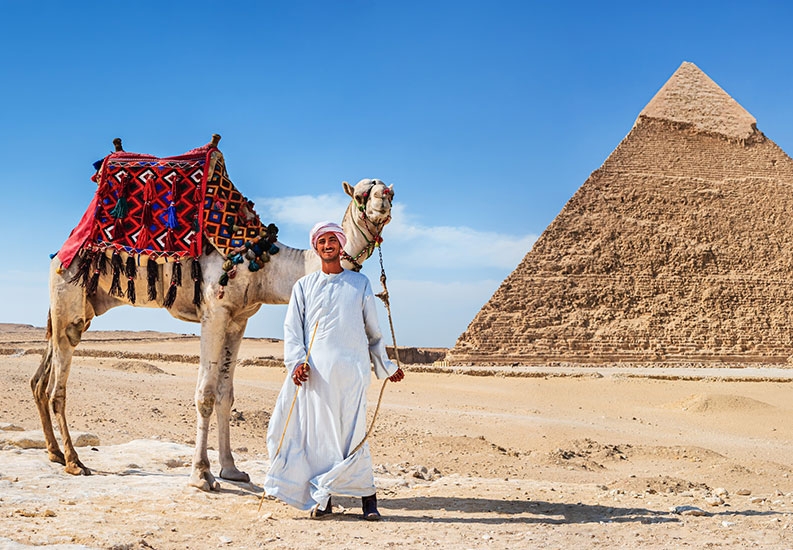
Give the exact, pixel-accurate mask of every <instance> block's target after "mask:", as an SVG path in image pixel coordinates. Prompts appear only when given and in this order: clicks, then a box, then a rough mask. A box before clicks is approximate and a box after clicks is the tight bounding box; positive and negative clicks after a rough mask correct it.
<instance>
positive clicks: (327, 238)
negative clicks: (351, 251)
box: [317, 233, 341, 261]
mask: <svg viewBox="0 0 793 550" xmlns="http://www.w3.org/2000/svg"><path fill="white" fill-rule="evenodd" d="M317 254H319V257H320V258H321V259H322V260H323V261H335V260H336V259H338V258H339V255H340V254H341V244H339V238H338V237H337V236H336V234H335V233H325V234H324V235H320V236H319V238H318V239H317Z"/></svg>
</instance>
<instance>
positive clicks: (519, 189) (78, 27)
mask: <svg viewBox="0 0 793 550" xmlns="http://www.w3.org/2000/svg"><path fill="white" fill-rule="evenodd" d="M643 4H644V3H639V2H533V1H530V0H524V1H494V0H489V1H484V0H483V1H467V0H457V1H448V2H447V1H423V2H414V1H400V2H376V1H363V0H360V1H344V0H338V1H330V0H328V1H300V0H297V1H279V2H267V1H261V2H253V1H251V2H225V3H219V2H127V3H118V2H103V3H99V2H70V3H67V2H37V1H33V0H31V1H24V2H23V1H19V0H17V1H7V0H0V9H2V14H3V21H4V25H3V33H2V34H0V48H2V51H3V52H5V53H4V55H3V59H2V61H0V66H2V73H1V74H2V86H0V100H1V102H0V105H1V106H0V128H2V131H1V132H0V160H2V166H3V169H2V172H0V182H1V183H2V192H3V199H2V204H3V213H4V215H3V219H2V221H0V224H1V225H0V227H2V233H3V238H2V239H1V240H0V253H1V254H2V256H1V257H2V258H3V260H2V261H0V322H14V323H29V324H33V325H37V326H42V325H43V324H44V323H45V321H46V313H47V307H48V304H47V302H48V295H47V271H48V265H49V254H50V253H53V252H55V251H56V250H58V248H59V247H60V245H61V244H62V243H63V241H64V240H65V239H66V237H67V236H68V234H69V231H70V230H71V229H72V227H73V226H74V225H75V224H76V223H77V221H78V220H79V218H80V216H81V215H82V213H83V212H84V210H85V208H86V207H87V205H88V202H89V201H90V199H91V197H92V195H93V192H94V190H95V184H94V183H92V182H91V181H90V180H89V177H90V176H91V173H92V167H91V164H92V163H93V162H94V161H95V160H97V159H100V158H101V157H103V156H104V155H106V154H107V153H109V152H110V150H111V149H112V143H111V142H112V139H113V138H115V137H121V138H122V139H123V140H124V146H125V149H126V150H129V151H138V152H145V153H150V154H155V155H160V156H168V155H175V154H179V153H182V152H184V151H186V150H188V149H191V148H193V147H196V146H198V145H201V144H204V143H206V142H207V141H208V140H209V138H210V136H211V134H212V133H219V134H221V135H222V136H223V139H222V141H221V143H220V148H221V150H222V151H223V153H224V155H225V157H226V162H227V166H228V170H229V174H230V176H231V178H232V180H233V181H234V182H235V184H236V185H237V187H238V188H239V189H240V190H241V191H242V192H243V193H244V194H246V195H247V196H249V197H250V198H251V199H253V200H254V201H255V202H256V205H257V207H256V208H257V212H258V213H259V214H260V216H261V218H262V219H263V220H265V221H266V222H270V221H273V222H275V223H276V224H277V225H278V226H279V227H280V228H281V234H280V236H281V240H282V241H283V242H286V243H287V244H290V245H292V246H298V247H305V246H306V233H307V231H308V228H309V227H310V226H311V225H312V224H313V222H314V221H316V220H318V219H324V218H331V219H340V218H341V214H342V212H343V209H344V206H345V205H346V203H347V196H346V195H345V194H344V193H343V191H342V188H341V182H342V181H349V182H351V183H355V182H357V181H358V180H359V179H362V178H366V177H376V178H379V179H382V180H384V181H386V182H387V183H393V184H394V186H395V191H396V204H395V210H394V221H393V222H392V224H391V225H390V226H389V227H388V228H387V229H386V233H385V235H384V237H385V242H384V244H383V256H384V262H385V266H386V269H387V271H388V277H389V279H388V281H389V283H388V284H389V290H390V291H391V297H392V308H393V311H394V323H395V328H396V332H397V341H398V343H399V344H400V345H412V346H452V345H454V342H455V340H456V338H457V336H459V334H460V333H461V332H462V331H464V330H465V328H466V327H467V325H468V323H469V322H470V321H471V319H472V318H473V316H474V315H475V314H476V312H477V311H478V310H479V309H480V308H481V307H482V305H483V304H484V303H485V302H486V301H487V300H488V299H489V298H490V296H491V295H492V293H493V292H494V291H495V289H496V288H497V287H498V285H499V284H500V283H501V281H502V280H503V279H504V277H506V276H507V275H508V274H509V273H510V272H511V271H512V270H513V269H514V268H515V267H516V266H517V264H518V263H519V261H520V260H521V259H522V258H523V256H524V255H525V254H526V253H527V252H528V251H529V249H530V248H531V245H532V243H533V242H534V240H535V239H536V238H537V236H539V235H540V234H541V233H542V231H543V230H544V229H545V227H546V226H547V225H548V224H549V223H550V222H551V221H552V220H553V218H554V217H555V216H556V215H557V214H558V213H559V211H560V210H561V209H562V207H563V206H564V204H565V203H566V202H567V200H568V199H569V198H570V197H571V196H572V195H573V193H575V191H576V190H577V189H578V187H580V186H581V184H583V182H584V181H585V180H586V178H587V177H588V176H589V174H590V173H591V172H592V171H594V170H596V169H597V168H598V167H599V166H600V165H601V164H602V163H603V161H604V160H605V159H606V157H607V156H608V155H609V153H610V152H611V151H612V150H613V149H614V148H615V147H616V146H617V144H618V143H619V142H620V140H621V139H622V138H623V137H624V136H625V135H626V134H627V133H628V132H629V131H630V128H631V126H632V125H633V122H634V121H635V119H636V116H637V115H638V113H639V112H640V111H641V109H642V108H643V107H644V106H645V105H646V104H647V102H648V101H649V100H650V99H651V98H652V96H653V95H654V94H655V92H656V91H657V90H658V89H659V88H660V87H661V86H662V85H663V84H664V82H665V81H666V80H667V79H668V78H669V77H670V76H671V74H672V73H673V72H674V71H675V70H676V69H677V67H678V66H679V65H680V63H682V62H683V61H691V62H693V63H695V64H696V65H697V66H699V68H700V69H702V70H703V71H705V73H707V74H708V75H709V76H710V77H711V78H712V79H713V80H715V81H716V83H717V84H719V85H720V86H721V87H722V88H724V89H725V90H726V91H727V93H729V94H730V95H731V96H732V97H733V98H735V99H736V100H737V101H738V102H739V103H740V104H741V105H743V106H744V107H745V108H746V109H747V110H748V111H749V112H750V113H752V114H753V115H754V116H755V117H756V118H757V121H758V128H759V129H760V130H762V131H763V132H764V133H765V134H766V136H768V137H769V138H770V139H772V140H774V141H775V142H776V143H777V144H778V145H779V146H780V147H782V149H784V150H785V151H787V152H788V153H790V152H792V151H793V99H791V98H792V97H793V96H791V90H792V89H793V71H791V69H790V66H791V65H790V60H791V59H793V41H791V40H790V26H791V23H793V7H790V5H789V4H787V3H785V2H782V1H780V2H762V1H760V2H753V3H748V2H690V1H688V2H663V3H656V4H655V5H653V6H650V7H647V6H644V5H643ZM364 271H365V273H367V274H368V275H369V276H370V278H372V282H373V286H374V287H375V288H378V287H379V282H378V281H377V278H378V275H379V269H378V266H377V262H376V261H372V262H370V263H369V264H367V267H366V268H365V270H364ZM528 314H530V312H528ZM283 315H284V307H283V306H264V307H263V308H262V310H261V311H260V312H259V313H258V314H257V315H256V316H255V317H254V318H253V319H252V320H251V321H250V323H249V325H248V331H247V335H248V336H255V337H281V336H282V329H281V324H282V322H283ZM383 325H384V326H383V328H384V329H385V328H387V325H386V324H385V318H383ZM93 328H95V329H103V330H114V329H140V330H142V329H154V330H169V331H175V332H179V333H194V332H196V331H197V330H198V328H199V327H198V325H192V324H188V323H184V322H181V321H177V320H175V319H172V318H171V317H170V316H169V315H168V314H167V313H166V312H164V311H161V310H144V309H142V308H137V309H132V308H128V307H125V308H117V309H116V310H113V311H111V312H109V313H107V314H106V315H104V316H102V317H100V318H98V319H97V320H96V321H95V322H94V324H93Z"/></svg>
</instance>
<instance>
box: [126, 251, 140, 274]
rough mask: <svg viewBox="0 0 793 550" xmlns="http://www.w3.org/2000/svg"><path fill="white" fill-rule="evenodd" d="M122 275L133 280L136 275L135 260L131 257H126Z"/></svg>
mask: <svg viewBox="0 0 793 550" xmlns="http://www.w3.org/2000/svg"><path fill="white" fill-rule="evenodd" d="M124 275H126V276H127V278H128V279H134V278H135V277H137V275H138V267H137V266H136V265H135V258H134V257H133V256H127V266H126V268H125V269H124Z"/></svg>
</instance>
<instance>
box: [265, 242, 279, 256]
mask: <svg viewBox="0 0 793 550" xmlns="http://www.w3.org/2000/svg"><path fill="white" fill-rule="evenodd" d="M279 250H281V249H280V248H278V247H277V246H275V245H274V244H271V245H270V250H268V252H269V253H270V254H278V251H279Z"/></svg>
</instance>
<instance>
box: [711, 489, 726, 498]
mask: <svg viewBox="0 0 793 550" xmlns="http://www.w3.org/2000/svg"><path fill="white" fill-rule="evenodd" d="M713 494H714V495H716V496H717V497H726V496H729V494H728V493H727V489H725V488H724V487H719V488H718V489H713Z"/></svg>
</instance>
